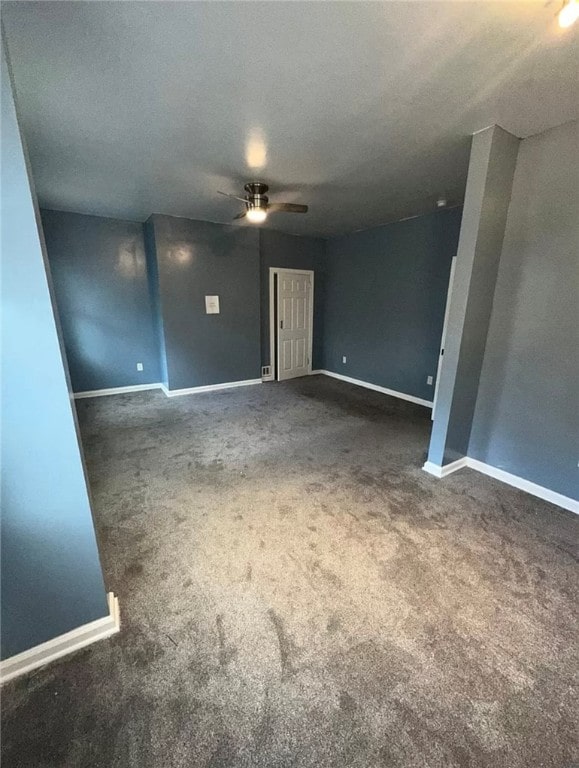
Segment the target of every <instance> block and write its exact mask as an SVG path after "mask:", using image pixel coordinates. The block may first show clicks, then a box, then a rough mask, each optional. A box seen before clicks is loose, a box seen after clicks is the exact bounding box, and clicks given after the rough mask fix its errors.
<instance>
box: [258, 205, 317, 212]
mask: <svg viewBox="0 0 579 768" xmlns="http://www.w3.org/2000/svg"><path fill="white" fill-rule="evenodd" d="M267 210H268V212H270V211H271V212H272V213H275V211H283V212H285V213H307V212H308V206H307V205H299V204H298V203H271V204H270V205H268V206H267Z"/></svg>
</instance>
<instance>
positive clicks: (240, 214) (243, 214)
mask: <svg viewBox="0 0 579 768" xmlns="http://www.w3.org/2000/svg"><path fill="white" fill-rule="evenodd" d="M246 213H247V211H243V213H238V214H237V216H234V217H233V221H235V220H236V219H242V218H243V217H244V216H245V215H246Z"/></svg>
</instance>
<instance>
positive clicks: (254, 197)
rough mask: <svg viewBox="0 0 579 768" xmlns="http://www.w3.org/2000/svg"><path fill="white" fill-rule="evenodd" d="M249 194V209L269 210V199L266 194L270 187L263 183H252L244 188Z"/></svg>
mask: <svg viewBox="0 0 579 768" xmlns="http://www.w3.org/2000/svg"><path fill="white" fill-rule="evenodd" d="M243 188H244V189H245V191H246V192H247V204H248V206H249V208H258V209H263V210H267V204H268V200H269V198H268V197H267V195H266V194H265V193H266V192H267V190H268V189H269V187H268V186H267V184H263V183H262V182H261V181H251V182H250V183H249V184H246V185H245V186H244V187H243Z"/></svg>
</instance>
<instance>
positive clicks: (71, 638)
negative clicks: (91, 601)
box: [0, 592, 121, 684]
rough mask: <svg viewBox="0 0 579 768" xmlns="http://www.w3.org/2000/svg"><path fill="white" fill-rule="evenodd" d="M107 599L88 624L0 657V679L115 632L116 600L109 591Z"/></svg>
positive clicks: (117, 621) (117, 619) (3, 680)
mask: <svg viewBox="0 0 579 768" xmlns="http://www.w3.org/2000/svg"><path fill="white" fill-rule="evenodd" d="M107 602H108V606H109V615H108V616H103V618H102V619H96V620H95V621H90V622H89V623H88V624H83V625H82V626H80V627H77V628H76V629H72V630H71V631H70V632H65V633H64V634H63V635H59V636H58V637H54V638H53V639H52V640H48V641H47V642H45V643H41V644H40V645H35V646H34V647H33V648H29V649H28V650H27V651H22V653H18V654H16V656H11V657H10V658H8V659H4V661H0V683H2V684H4V683H7V682H8V681H9V680H13V679H14V678H16V677H20V676H21V675H25V674H27V673H28V672H32V670H34V669H37V668H38V667H43V666H44V665H45V664H50V663H51V662H53V661H56V659H60V658H61V657H62V656H68V654H69V653H73V652H74V651H78V650H80V649H81V648H84V647H85V646H87V645H91V644H92V643H96V642H97V641H98V640H104V639H105V638H107V637H110V636H111V635H114V634H116V633H117V632H119V630H120V628H121V618H120V611H119V600H118V598H117V597H116V596H115V595H114V594H113V593H112V592H109V593H108V595H107Z"/></svg>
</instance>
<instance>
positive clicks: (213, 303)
mask: <svg viewBox="0 0 579 768" xmlns="http://www.w3.org/2000/svg"><path fill="white" fill-rule="evenodd" d="M205 312H206V314H208V315H218V314H219V296H206V297H205Z"/></svg>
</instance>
